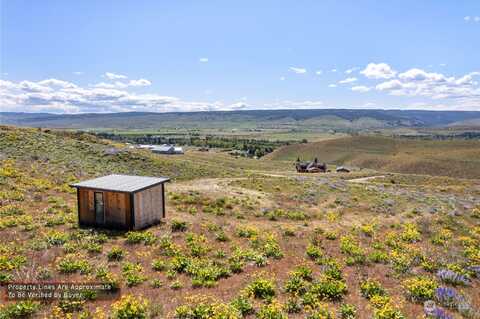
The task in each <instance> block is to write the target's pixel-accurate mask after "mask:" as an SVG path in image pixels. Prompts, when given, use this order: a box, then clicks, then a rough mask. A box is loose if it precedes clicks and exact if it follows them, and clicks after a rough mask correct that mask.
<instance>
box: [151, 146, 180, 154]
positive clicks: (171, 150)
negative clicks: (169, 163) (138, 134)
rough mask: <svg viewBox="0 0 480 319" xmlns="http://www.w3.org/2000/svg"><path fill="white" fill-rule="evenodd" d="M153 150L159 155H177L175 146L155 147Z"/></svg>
mask: <svg viewBox="0 0 480 319" xmlns="http://www.w3.org/2000/svg"><path fill="white" fill-rule="evenodd" d="M151 150H152V152H153V153H157V154H175V146H173V145H169V144H163V145H160V146H154V147H153V148H151Z"/></svg>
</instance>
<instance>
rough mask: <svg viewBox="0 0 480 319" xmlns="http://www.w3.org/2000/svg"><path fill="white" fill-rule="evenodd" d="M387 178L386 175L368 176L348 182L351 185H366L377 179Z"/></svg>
mask: <svg viewBox="0 0 480 319" xmlns="http://www.w3.org/2000/svg"><path fill="white" fill-rule="evenodd" d="M382 177H385V175H376V176H368V177H361V178H354V179H348V180H347V181H348V182H350V183H360V184H366V183H368V182H369V181H371V180H374V179H376V178H382Z"/></svg>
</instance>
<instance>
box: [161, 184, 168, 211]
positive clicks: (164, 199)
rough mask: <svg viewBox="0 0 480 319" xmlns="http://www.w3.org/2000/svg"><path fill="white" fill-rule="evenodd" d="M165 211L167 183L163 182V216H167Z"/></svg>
mask: <svg viewBox="0 0 480 319" xmlns="http://www.w3.org/2000/svg"><path fill="white" fill-rule="evenodd" d="M166 215H167V214H166V212H165V183H163V184H162V218H165V216H166Z"/></svg>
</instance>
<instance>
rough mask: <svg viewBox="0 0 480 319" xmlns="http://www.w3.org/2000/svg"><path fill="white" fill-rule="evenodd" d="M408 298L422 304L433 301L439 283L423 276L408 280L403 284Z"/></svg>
mask: <svg viewBox="0 0 480 319" xmlns="http://www.w3.org/2000/svg"><path fill="white" fill-rule="evenodd" d="M403 287H404V288H405V290H406V293H407V297H408V298H409V299H410V300H412V301H414V302H422V301H425V300H431V299H433V297H434V295H435V290H436V289H437V283H436V282H435V281H434V280H432V279H430V278H428V277H423V276H418V277H413V278H409V279H406V280H405V281H404V282H403Z"/></svg>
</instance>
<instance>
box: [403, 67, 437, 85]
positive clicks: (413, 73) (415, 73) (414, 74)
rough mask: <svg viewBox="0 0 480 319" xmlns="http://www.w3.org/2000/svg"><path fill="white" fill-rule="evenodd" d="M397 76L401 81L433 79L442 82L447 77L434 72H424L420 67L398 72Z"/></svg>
mask: <svg viewBox="0 0 480 319" xmlns="http://www.w3.org/2000/svg"><path fill="white" fill-rule="evenodd" d="M398 77H399V78H400V79H401V80H403V81H435V82H443V81H446V80H447V79H446V78H445V76H444V75H443V74H440V73H434V72H426V71H424V70H421V69H416V68H414V69H410V70H408V71H406V72H403V73H400V74H399V75H398Z"/></svg>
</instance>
